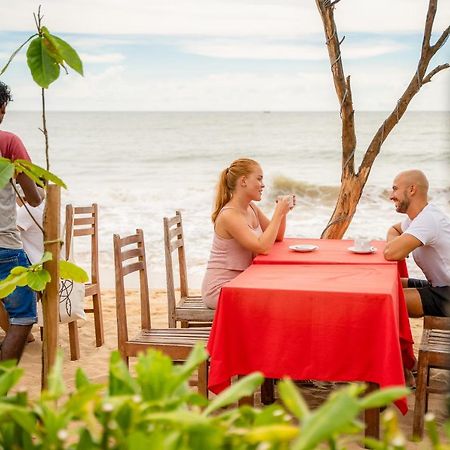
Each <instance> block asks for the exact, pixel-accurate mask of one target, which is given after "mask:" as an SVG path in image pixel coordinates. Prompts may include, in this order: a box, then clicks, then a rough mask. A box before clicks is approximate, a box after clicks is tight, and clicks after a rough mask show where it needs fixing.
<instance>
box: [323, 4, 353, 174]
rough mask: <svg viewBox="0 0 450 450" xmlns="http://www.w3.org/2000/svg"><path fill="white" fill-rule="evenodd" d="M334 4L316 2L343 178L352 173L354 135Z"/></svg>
mask: <svg viewBox="0 0 450 450" xmlns="http://www.w3.org/2000/svg"><path fill="white" fill-rule="evenodd" d="M335 3H336V2H330V0H316V5H317V8H318V10H319V12H320V16H321V18H322V22H323V27H324V31H325V36H326V44H327V49H328V57H329V60H330V65H331V73H332V75H333V81H334V87H335V91H336V95H337V97H338V100H339V105H340V111H339V113H340V116H341V120H342V173H343V176H344V173H350V174H353V173H354V152H355V147H356V135H355V124H354V110H353V101H352V92H351V87H350V77H347V79H346V78H345V73H344V68H343V65H342V58H341V48H340V44H341V43H342V41H341V42H340V41H339V37H338V33H337V30H336V24H335V21H334V14H333V10H334V8H333V7H332V6H333V5H334V4H335Z"/></svg>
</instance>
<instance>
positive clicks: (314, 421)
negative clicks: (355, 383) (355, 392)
mask: <svg viewBox="0 0 450 450" xmlns="http://www.w3.org/2000/svg"><path fill="white" fill-rule="evenodd" d="M359 412H360V408H359V404H358V401H357V399H356V398H355V397H353V396H352V395H351V394H350V391H349V390H348V389H342V390H340V391H338V392H336V394H335V395H334V396H333V397H330V398H329V399H328V400H327V402H326V403H325V404H324V405H322V406H321V407H320V408H318V409H316V410H315V411H314V412H313V413H312V414H310V415H309V416H308V417H307V418H306V419H305V420H304V421H303V423H302V433H301V435H300V437H299V438H298V440H297V441H296V442H295V443H294V445H293V446H292V449H293V450H310V449H315V448H316V446H317V445H318V444H319V443H321V442H324V441H326V440H328V439H331V437H332V436H333V434H335V433H339V432H340V431H342V430H344V429H347V427H348V426H349V424H351V423H352V422H353V420H354V419H355V418H356V417H357V415H358V414H359Z"/></svg>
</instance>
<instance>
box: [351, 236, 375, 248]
mask: <svg viewBox="0 0 450 450" xmlns="http://www.w3.org/2000/svg"><path fill="white" fill-rule="evenodd" d="M370 243H371V241H370V239H369V238H368V237H366V236H357V237H356V238H355V250H357V251H358V252H368V251H370V247H371V246H370Z"/></svg>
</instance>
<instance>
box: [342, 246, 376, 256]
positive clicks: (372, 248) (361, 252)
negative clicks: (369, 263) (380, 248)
mask: <svg viewBox="0 0 450 450" xmlns="http://www.w3.org/2000/svg"><path fill="white" fill-rule="evenodd" d="M348 249H349V250H350V251H351V252H352V253H358V254H361V255H365V254H368V253H375V252H376V251H377V248H376V247H370V249H369V250H358V249H356V248H355V247H353V246H352V247H349V248H348Z"/></svg>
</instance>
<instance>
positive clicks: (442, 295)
mask: <svg viewBox="0 0 450 450" xmlns="http://www.w3.org/2000/svg"><path fill="white" fill-rule="evenodd" d="M389 198H390V200H392V201H393V202H394V205H395V209H396V211H397V212H399V213H403V214H406V215H407V216H408V217H407V218H406V219H405V220H404V221H403V222H401V223H398V224H396V225H393V226H392V227H390V228H389V230H388V233H387V238H386V240H387V241H388V242H387V244H386V248H385V250H384V257H385V258H386V259H387V260H388V261H398V260H401V259H404V258H405V257H406V256H408V255H409V254H410V253H411V252H412V254H413V257H414V261H415V262H416V264H417V265H418V266H419V267H420V269H421V270H422V272H423V273H424V274H425V277H426V280H417V279H413V278H409V279H403V280H402V283H403V289H404V293H405V299H406V304H407V307H408V314H409V316H410V317H422V316H424V315H426V316H450V219H449V217H447V216H446V215H445V214H444V213H443V212H442V211H440V210H439V209H438V208H437V207H436V206H434V205H433V204H431V203H428V180H427V178H426V176H425V175H424V173H423V172H421V171H420V170H408V171H405V172H401V173H399V174H398V175H397V176H396V177H395V179H394V183H393V186H392V192H391V195H390V196H389Z"/></svg>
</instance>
